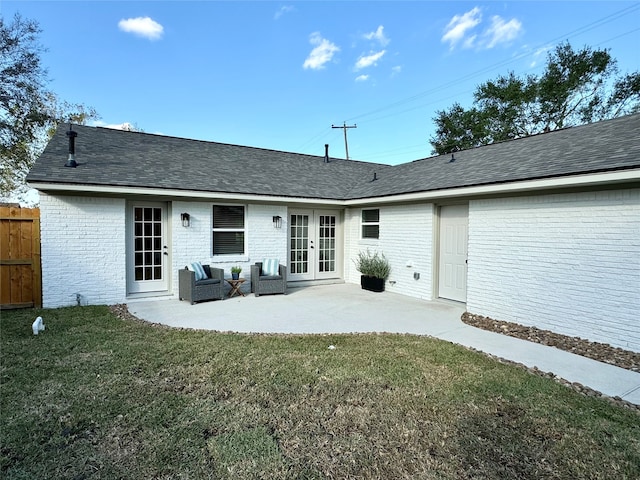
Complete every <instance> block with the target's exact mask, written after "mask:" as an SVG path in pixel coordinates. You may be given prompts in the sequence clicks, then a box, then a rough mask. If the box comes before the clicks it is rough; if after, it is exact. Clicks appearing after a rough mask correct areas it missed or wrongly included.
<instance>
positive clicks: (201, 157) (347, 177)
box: [27, 124, 391, 199]
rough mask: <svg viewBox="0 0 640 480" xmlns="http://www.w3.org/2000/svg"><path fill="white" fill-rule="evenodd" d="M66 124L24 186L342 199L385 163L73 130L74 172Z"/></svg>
mask: <svg viewBox="0 0 640 480" xmlns="http://www.w3.org/2000/svg"><path fill="white" fill-rule="evenodd" d="M68 129H69V127H68V125H66V124H65V125H60V126H58V129H57V130H56V133H55V135H54V136H53V138H52V139H51V141H50V142H49V144H48V145H47V147H46V148H45V150H44V152H43V153H42V155H41V156H40V158H39V159H38V161H37V162H36V164H35V165H34V167H33V168H32V169H31V171H30V172H29V174H28V176H27V181H28V182H29V183H31V184H34V185H35V186H36V187H37V186H38V184H39V183H45V184H58V185H68V186H83V185H86V186H105V187H132V188H134V187H135V188H153V189H166V190H174V191H175V190H184V191H193V192H216V193H230V194H255V195H267V196H284V197H300V198H311V199H342V198H343V197H344V196H345V194H346V192H348V191H349V190H350V189H351V188H353V187H354V185H356V184H357V183H359V182H362V181H363V180H364V179H368V178H371V177H373V172H374V171H382V170H384V169H390V168H391V167H390V166H388V165H381V164H372V163H366V162H356V161H347V160H341V159H336V158H330V159H329V162H328V163H325V161H324V156H314V155H302V154H297V153H288V152H280V151H275V150H266V149H261V148H253V147H244V146H238V145H229V144H224V143H215V142H205V141H199V140H189V139H183V138H176V137H167V136H161V135H152V134H147V133H139V132H126V131H121V130H113V129H108V128H100V127H86V126H78V125H74V126H73V130H74V131H76V132H77V133H78V136H77V137H76V141H75V158H76V161H77V162H78V167H77V168H69V167H65V166H64V164H65V163H66V161H67V158H68V152H69V142H68V138H67V136H66V132H67V131H68Z"/></svg>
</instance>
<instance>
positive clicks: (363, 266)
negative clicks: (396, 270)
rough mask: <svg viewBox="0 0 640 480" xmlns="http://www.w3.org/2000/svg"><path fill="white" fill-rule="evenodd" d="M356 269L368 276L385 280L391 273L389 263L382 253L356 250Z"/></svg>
mask: <svg viewBox="0 0 640 480" xmlns="http://www.w3.org/2000/svg"><path fill="white" fill-rule="evenodd" d="M354 263H355V265H356V270H358V271H359V272H360V273H361V274H362V275H365V276H368V277H376V278H382V279H383V280H386V279H387V278H389V274H390V273H391V265H389V261H388V260H387V258H386V257H385V256H384V253H378V252H375V253H373V254H372V253H371V252H370V251H369V250H368V249H367V251H366V253H365V252H358V258H357V259H355V260H354Z"/></svg>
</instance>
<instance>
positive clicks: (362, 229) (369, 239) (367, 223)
mask: <svg viewBox="0 0 640 480" xmlns="http://www.w3.org/2000/svg"><path fill="white" fill-rule="evenodd" d="M365 210H377V211H378V221H377V222H365V221H364V218H363V212H364V211H365ZM365 225H368V226H371V225H377V226H378V238H370V237H364V236H363V233H364V232H363V231H364V228H363V227H364V226H365ZM378 240H380V209H379V208H362V209H361V210H360V241H361V243H367V242H371V243H377V242H378Z"/></svg>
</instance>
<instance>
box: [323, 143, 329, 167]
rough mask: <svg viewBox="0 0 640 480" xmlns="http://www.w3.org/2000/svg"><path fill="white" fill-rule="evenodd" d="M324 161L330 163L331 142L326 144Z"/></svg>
mask: <svg viewBox="0 0 640 480" xmlns="http://www.w3.org/2000/svg"><path fill="white" fill-rule="evenodd" d="M324 163H329V144H328V143H325V144H324Z"/></svg>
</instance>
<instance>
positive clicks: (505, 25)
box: [484, 15, 522, 48]
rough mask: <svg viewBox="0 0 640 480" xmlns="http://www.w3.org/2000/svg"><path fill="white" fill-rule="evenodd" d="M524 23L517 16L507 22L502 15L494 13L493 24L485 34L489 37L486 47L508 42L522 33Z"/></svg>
mask: <svg viewBox="0 0 640 480" xmlns="http://www.w3.org/2000/svg"><path fill="white" fill-rule="evenodd" d="M521 32H522V23H521V22H520V21H519V20H516V19H515V18H512V19H511V20H509V21H508V22H506V21H505V20H504V19H503V18H502V17H500V16H498V15H494V16H493V17H491V26H490V27H489V28H488V29H487V30H486V31H485V33H484V35H485V36H486V37H487V38H488V41H487V43H486V48H493V47H495V46H496V45H498V44H499V43H508V42H510V41H511V40H514V39H515V38H517V37H518V35H520V33H521Z"/></svg>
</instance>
